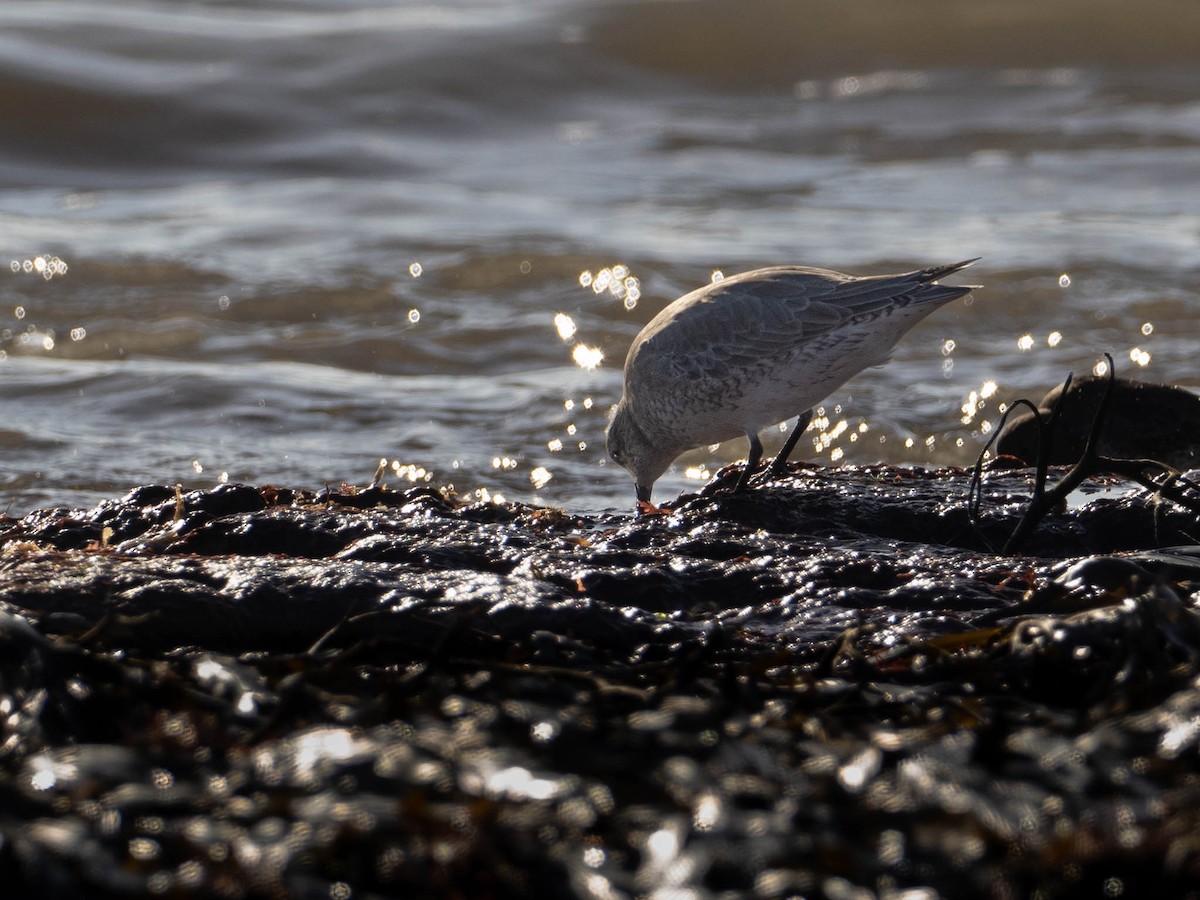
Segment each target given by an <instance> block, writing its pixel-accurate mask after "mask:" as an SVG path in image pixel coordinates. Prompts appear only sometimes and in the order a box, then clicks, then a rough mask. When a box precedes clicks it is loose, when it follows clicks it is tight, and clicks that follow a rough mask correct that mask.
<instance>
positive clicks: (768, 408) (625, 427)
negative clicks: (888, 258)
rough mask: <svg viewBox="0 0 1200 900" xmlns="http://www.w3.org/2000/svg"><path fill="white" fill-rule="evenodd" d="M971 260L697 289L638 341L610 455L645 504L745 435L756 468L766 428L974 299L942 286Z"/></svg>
mask: <svg viewBox="0 0 1200 900" xmlns="http://www.w3.org/2000/svg"><path fill="white" fill-rule="evenodd" d="M972 262H974V260H968V261H966V262H961V263H955V264H953V265H948V266H934V267H931V268H928V269H922V270H920V271H917V272H908V273H905V274H903V275H873V276H865V277H859V276H854V275H843V274H842V273H840V272H832V271H829V270H827V269H812V268H807V267H803V266H777V267H773V268H767V269H756V270H754V271H752V272H744V273H742V274H740V275H735V276H732V277H730V278H726V279H724V280H723V281H719V282H715V283H713V284H709V285H705V286H704V287H702V288H700V289H698V290H695V291H692V292H691V293H690V294H687V295H685V296H683V297H681V298H679V299H678V300H676V301H675V302H674V303H672V304H670V305H669V306H667V307H666V308H665V309H664V310H663V311H662V312H660V313H659V314H658V315H657V316H655V317H654V318H653V319H651V321H650V323H649V324H648V325H646V327H645V328H643V329H642V331H641V332H640V333H639V334H638V336H637V337H636V338H634V340H633V344H632V345H631V346H630V348H629V355H628V357H627V358H626V360H625V386H624V391H623V392H622V395H621V400H620V402H619V403H618V404H617V408H616V411H615V413H614V415H613V418H612V421H611V422H610V423H609V429H608V450H609V454H610V455H611V456H612V457H613V459H615V460H616V461H617V462H618V463H620V464H621V465H622V466H624V467H625V468H626V469H628V470H629V472H630V474H632V475H633V479H634V483H635V485H636V486H637V493H638V499H639V500H646V501H649V498H650V488H651V487H652V486H653V484H654V482H655V481H656V480H658V478H659V477H660V476H661V475H662V474H663V472H665V471H666V469H667V467H668V466H669V465H670V464H671V463H672V462H673V461H674V460H675V458H676V457H677V456H679V454H681V453H683V452H684V451H686V450H690V449H692V448H694V447H699V446H703V445H705V444H715V443H718V442H720V441H725V440H729V439H730V438H734V437H737V436H738V435H742V434H744V435H746V436H747V438H748V439H749V440H750V445H751V456H750V460H748V465H751V467H752V464H753V463H757V461H758V460H757V456H756V448H757V455H761V444H759V440H758V433H759V431H761V430H762V429H763V428H765V427H767V426H768V425H773V424H775V423H777V422H781V421H783V420H784V419H788V418H791V417H792V416H799V415H801V414H803V413H805V412H806V411H807V410H809V409H810V408H811V407H812V406H813V405H814V404H816V403H818V402H819V401H820V400H822V399H823V398H825V397H826V396H828V394H829V393H830V392H831V391H833V390H835V389H836V388H838V387H839V386H840V385H842V384H843V383H844V382H845V381H847V380H848V379H849V378H851V377H852V376H853V375H855V374H857V373H858V372H860V371H862V370H863V369H865V368H867V367H869V366H876V365H880V364H882V363H884V362H886V361H887V359H888V357H889V356H890V355H891V352H892V348H893V347H894V346H895V344H896V342H897V341H898V340H899V339H900V338H901V337H902V336H903V335H904V333H905V332H907V331H908V330H909V329H910V328H912V326H913V325H915V324H916V323H917V322H919V321H920V320H921V319H923V318H925V316H927V315H929V314H930V313H931V312H933V311H934V310H935V309H937V308H938V307H940V306H942V305H944V304H946V303H949V302H950V301H951V300H954V299H956V298H958V297H962V296H964V295H966V294H967V293H969V292H970V291H971V290H972V286H948V285H939V284H938V283H937V280H938V279H939V278H942V277H944V276H946V275H949V274H952V273H954V272H957V271H959V270H960V269H963V268H966V267H967V266H969V265H970V264H971V263H972ZM785 449H786V450H788V451H790V449H791V446H790V445H789V446H788V447H787V448H785ZM746 474H747V475H748V474H749V471H748V470H747V473H746ZM744 484H745V478H743V480H742V482H741V483H740V484H739V486H744Z"/></svg>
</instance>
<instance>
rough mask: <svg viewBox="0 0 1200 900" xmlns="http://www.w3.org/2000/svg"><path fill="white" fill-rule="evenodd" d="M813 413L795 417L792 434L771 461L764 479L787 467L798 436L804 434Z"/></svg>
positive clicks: (772, 476)
mask: <svg viewBox="0 0 1200 900" xmlns="http://www.w3.org/2000/svg"><path fill="white" fill-rule="evenodd" d="M812 413H813V411H812V410H811V409H810V410H809V411H808V412H802V413H800V415H799V416H797V417H796V427H795V428H793V429H792V433H791V434H789V435H788V439H787V441H786V442H785V443H784V445H783V448H782V449H781V450H780V451H779V452H778V453H777V454H776V455H775V458H774V459H773V460H771V465H769V466H767V471H766V473H765V474H764V476H763V477H764V478H774V477H775V476H776V475H778V474H779V473H780V472H782V471H783V467H784V466H786V465H787V461H788V457H789V456H791V455H792V451H793V450H795V449H796V443H797V442H798V441H799V440H800V435H802V434H804V429H806V428H807V427H808V423H809V422H811V421H812Z"/></svg>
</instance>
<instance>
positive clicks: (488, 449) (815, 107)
mask: <svg viewBox="0 0 1200 900" xmlns="http://www.w3.org/2000/svg"><path fill="white" fill-rule="evenodd" d="M0 22H2V23H3V24H2V26H0V261H2V264H3V266H4V267H5V268H3V269H0V351H2V352H0V414H2V415H3V421H2V422H0V489H2V492H0V499H2V500H3V502H4V504H5V505H7V508H8V511H9V512H12V513H18V512H23V511H25V510H27V509H29V508H32V507H35V506H47V505H74V504H90V503H92V502H94V501H96V500H98V499H102V498H106V497H110V496H114V495H116V494H119V493H122V492H124V491H125V490H126V489H127V488H129V487H131V486H133V485H136V484H139V483H146V482H153V483H175V482H180V483H183V484H184V485H185V487H201V486H207V485H212V484H214V483H217V482H219V481H223V480H229V481H245V482H249V483H255V484H262V483H267V482H272V483H276V484H280V485H287V486H290V487H314V488H315V487H320V486H321V485H323V484H326V483H329V484H337V483H339V482H341V481H349V482H353V483H359V484H365V483H367V482H369V481H370V479H371V477H372V475H373V474H374V472H375V470H376V467H377V466H378V464H379V462H380V460H381V459H386V460H387V461H388V465H389V469H390V475H389V478H390V482H391V483H392V484H393V485H394V484H396V483H397V482H403V483H407V482H408V480H409V479H419V480H423V479H430V483H432V484H439V485H440V484H447V483H452V484H453V485H454V486H455V487H456V489H457V490H458V491H459V493H460V494H464V495H466V494H471V493H479V494H481V495H482V494H485V493H486V494H487V495H491V496H495V495H497V494H499V495H502V496H504V497H506V498H508V499H519V500H537V501H539V502H544V503H550V504H556V505H561V506H564V507H566V508H568V509H572V510H578V511H582V510H595V509H605V508H628V507H630V506H631V505H632V501H633V491H632V486H631V484H630V482H629V479H628V476H627V475H626V474H625V473H624V471H622V470H621V469H619V468H618V467H617V466H615V465H614V464H612V463H611V462H607V461H606V458H605V453H604V440H603V432H604V427H605V421H606V417H607V414H608V410H609V408H610V407H611V405H612V404H613V403H614V402H615V401H616V399H617V397H618V396H619V393H620V368H621V363H622V361H623V359H624V354H625V351H626V349H627V347H628V344H629V341H630V339H631V338H632V337H633V335H634V334H635V333H636V332H637V331H638V329H639V328H640V327H641V325H642V324H644V323H645V322H646V321H647V320H649V319H650V318H651V316H652V315H653V314H654V313H655V312H657V310H658V309H660V308H661V307H662V306H663V305H664V304H665V303H667V302H668V301H670V300H671V299H674V298H675V297H676V296H678V295H680V294H682V293H684V292H686V291H688V290H691V289H692V288H694V287H697V286H699V285H701V284H703V283H704V282H706V281H707V280H709V278H711V277H712V275H713V273H714V272H715V271H722V272H725V273H732V272H736V271H740V270H743V269H746V268H752V267H756V266H761V265H769V264H780V263H803V264H809V265H818V266H826V267H831V268H837V269H842V270H844V271H851V272H855V273H874V272H886V271H901V270H907V269H911V268H916V267H919V266H923V265H928V264H933V263H944V262H953V261H956V260H959V259H964V258H968V257H972V256H982V257H983V260H982V261H981V262H980V263H979V264H978V266H977V267H976V268H975V269H973V270H972V271H971V272H969V273H965V274H967V275H969V276H970V277H969V278H968V279H967V280H969V281H979V282H982V283H984V284H985V285H986V289H985V290H983V291H980V292H978V293H977V294H976V296H975V297H974V299H973V302H971V303H970V304H966V303H963V302H959V303H955V304H953V305H952V306H950V307H948V308H946V309H943V310H941V311H939V312H938V313H936V314H935V315H934V316H933V317H931V318H930V319H928V320H927V321H926V322H925V323H923V324H922V325H921V326H919V327H918V328H917V329H915V330H914V331H913V332H912V333H911V334H910V335H909V336H908V337H907V338H906V339H905V341H904V342H903V343H902V344H901V346H900V348H899V350H898V352H897V354H896V356H895V358H894V360H893V362H892V363H891V364H889V365H888V366H887V367H885V368H882V369H876V370H869V371H868V372H866V373H864V374H863V375H861V376H859V377H858V378H856V379H855V380H853V381H852V382H850V383H849V384H848V385H846V386H845V387H844V388H843V389H842V390H840V391H839V392H838V393H837V394H836V395H835V396H833V397H832V398H830V400H829V401H828V402H827V403H826V404H825V415H824V416H822V417H820V418H819V420H818V421H819V422H820V424H821V425H822V426H823V431H821V430H818V431H814V432H813V434H812V438H813V441H811V442H810V441H808V440H805V441H804V442H802V443H801V445H800V446H801V448H803V449H804V451H805V452H806V454H807V455H808V457H809V458H810V459H817V460H821V461H823V462H826V463H838V462H847V461H852V462H867V461H875V460H887V461H892V462H900V463H915V464H925V463H934V464H943V463H958V464H966V463H969V462H971V461H973V460H974V458H975V456H976V454H977V453H978V452H979V450H980V448H981V446H982V442H983V441H984V440H986V436H987V433H988V430H989V429H990V428H991V427H993V426H994V424H995V422H996V421H997V419H998V408H999V405H1000V403H1001V402H1004V401H1006V400H1011V399H1012V398H1014V397H1016V396H1022V395H1024V396H1029V397H1031V398H1032V399H1035V400H1036V399H1038V398H1040V396H1041V394H1042V393H1043V392H1044V391H1045V390H1047V389H1048V388H1049V387H1051V386H1052V385H1053V384H1055V383H1056V382H1058V381H1060V380H1061V379H1062V378H1063V377H1064V376H1065V375H1066V374H1067V372H1069V371H1072V370H1073V371H1075V372H1077V373H1083V372H1086V371H1090V370H1092V369H1093V367H1094V366H1095V365H1096V363H1097V361H1098V360H1099V359H1101V354H1103V353H1104V352H1105V351H1107V352H1110V353H1112V354H1113V356H1114V357H1115V359H1116V365H1117V369H1118V373H1119V374H1122V375H1128V376H1132V377H1138V378H1142V379H1146V380H1155V381H1167V382H1173V383H1180V384H1184V385H1190V386H1197V385H1198V384H1200V372H1197V366H1196V347H1197V345H1196V338H1197V336H1198V332H1197V326H1196V324H1195V322H1196V317H1195V313H1194V310H1195V308H1196V304H1197V302H1198V301H1200V297H1198V293H1197V291H1198V288H1197V273H1198V272H1200V54H1198V53H1197V51H1196V35H1198V34H1200V5H1197V4H1196V3H1195V2H1194V0H1161V2H1159V3H1155V4H1149V5H1140V6H1139V5H1131V4H1127V3H1117V2H1113V0H1007V2H1005V3H1002V4H997V3H992V2H984V0H960V2H957V3H947V2H941V0H938V2H933V0H913V2H909V3H904V4H897V3H893V2H885V0H861V2H858V3H855V4H852V5H846V4H839V3H828V2H816V0H814V2H797V0H780V2H768V0H750V2H739V3H728V2H723V0H696V2H650V0H629V2H595V0H536V2H531V0H521V2H511V0H509V2H506V0H487V2H465V0H454V2H447V0H437V2H429V3H417V2H391V3H389V2H374V3H372V2H361V0H357V2H356V0H345V2H337V3H334V2H331V0H327V2H315V0H313V2H302V0H291V2H287V0H285V2H278V0H259V2H241V0H238V2H189V3H180V2H178V0H163V2H156V0H144V2H126V0H103V2H101V0H6V2H0ZM781 440H782V435H780V436H778V437H777V438H776V439H775V441H774V443H776V444H777V443H779V442H780V441H781ZM744 452H745V448H744V442H737V443H731V444H729V445H724V446H722V447H720V448H717V449H715V450H707V449H706V450H701V451H698V452H696V453H692V454H689V455H688V456H687V457H685V458H684V459H683V460H682V461H681V462H680V463H679V464H678V465H677V466H676V467H675V469H674V470H673V471H672V472H671V473H670V474H669V475H668V476H667V477H666V478H664V479H663V480H662V481H660V483H659V488H658V492H657V496H658V497H659V498H663V499H665V498H666V497H668V496H671V495H673V493H674V492H676V491H678V490H680V489H683V488H685V487H689V486H690V487H693V488H694V487H696V486H698V484H699V482H698V481H697V480H696V479H697V478H700V477H704V475H705V474H706V473H707V472H711V471H713V470H714V469H715V467H716V466H718V465H720V464H722V463H724V462H728V461H731V460H733V459H736V458H738V457H740V456H742V455H743V454H744Z"/></svg>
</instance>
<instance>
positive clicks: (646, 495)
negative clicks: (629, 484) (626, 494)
mask: <svg viewBox="0 0 1200 900" xmlns="http://www.w3.org/2000/svg"><path fill="white" fill-rule="evenodd" d="M633 487H634V490H636V491H637V498H638V501H639V502H641V503H649V502H650V485H648V484H635V485H634V486H633Z"/></svg>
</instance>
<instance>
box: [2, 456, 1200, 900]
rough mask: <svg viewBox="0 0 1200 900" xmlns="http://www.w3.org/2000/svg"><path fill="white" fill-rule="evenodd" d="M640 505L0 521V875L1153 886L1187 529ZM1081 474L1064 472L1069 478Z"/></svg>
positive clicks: (1178, 759)
mask: <svg viewBox="0 0 1200 900" xmlns="http://www.w3.org/2000/svg"><path fill="white" fill-rule="evenodd" d="M969 480H970V479H969V473H964V472H961V471H957V470H936V471H927V470H920V469H899V468H893V467H887V466H872V467H861V468H846V469H838V470H831V471H828V472H811V471H805V470H797V471H794V472H792V473H789V474H788V475H786V476H785V477H782V478H780V479H779V480H777V481H776V482H774V483H772V484H770V485H767V486H765V487H764V488H762V489H760V490H757V491H754V492H751V493H747V494H742V495H730V494H722V493H716V494H712V495H708V496H689V497H684V498H681V499H680V500H679V501H677V502H675V503H673V504H667V508H666V509H665V513H664V515H660V516H643V517H635V516H633V515H632V513H631V514H630V515H621V516H616V515H612V516H597V517H586V516H573V515H569V514H567V513H564V512H562V511H560V510H549V509H542V508H536V507H530V506H524V505H521V504H500V505H497V504H463V503H461V502H459V501H458V500H456V498H454V497H453V496H452V495H449V494H442V493H441V492H438V491H431V490H429V489H428V488H417V489H411V490H407V491H390V490H387V489H384V488H380V487H375V488H372V489H369V490H365V491H357V490H354V489H352V488H349V487H347V486H343V487H341V488H339V489H338V490H326V491H323V492H321V493H320V494H314V493H309V492H304V491H294V490H286V489H280V488H274V487H271V488H262V489H255V488H248V487H244V486H223V487H222V488H220V489H217V490H214V491H202V492H194V493H189V494H182V495H181V494H177V493H176V491H175V489H174V488H155V487H147V488H141V489H138V490H137V491H134V492H131V493H130V494H128V495H127V496H126V497H124V498H121V499H120V500H114V501H110V502H108V503H104V504H101V505H100V506H98V507H96V508H95V509H93V510H52V511H41V512H37V513H33V514H31V515H29V516H26V517H24V518H22V519H9V520H4V521H3V522H0V550H2V553H0V587H2V589H3V602H2V605H0V704H2V705H3V708H4V710H5V730H4V732H3V737H2V742H0V764H3V766H4V767H5V772H6V773H7V777H6V778H5V779H0V800H2V801H3V807H4V810H5V815H4V816H3V817H0V837H2V838H3V840H2V841H0V873H2V874H3V875H4V876H5V878H6V882H7V885H8V886H9V887H10V888H11V889H12V890H14V891H16V892H17V894H19V895H32V894H43V895H45V894H51V893H53V894H57V895H61V896H79V895H109V896H116V895H120V896H137V895H149V894H167V895H186V894H196V895H203V896H218V895H219V896H229V897H258V896H267V895H298V896H316V895H321V896H339V895H342V894H344V893H346V892H347V891H349V892H350V893H353V894H357V895H374V896H381V897H382V896H396V897H400V896H447V895H458V896H469V897H474V896H507V897H545V896H556V897H558V896H580V897H605V896H627V895H630V894H634V893H639V892H640V893H649V892H652V891H655V890H660V889H662V890H678V891H680V892H687V893H690V894H691V895H695V896H715V895H718V894H722V893H725V894H726V895H731V896H733V895H736V896H746V897H755V896H759V897H779V896H784V895H787V894H791V893H801V894H807V895H811V896H850V895H852V894H855V893H856V892H859V891H862V890H868V891H871V892H873V893H876V894H881V893H888V892H893V893H894V892H898V891H903V890H906V889H909V888H911V889H914V890H916V889H922V890H929V889H932V890H936V891H938V892H939V893H940V894H941V895H943V896H1027V895H1033V894H1037V893H1041V894H1044V895H1048V896H1049V895H1060V896H1061V895H1067V894H1076V893H1085V894H1096V895H1100V894H1104V893H1106V892H1107V893H1108V894H1112V893H1113V891H1115V890H1118V889H1119V890H1120V891H1121V892H1124V893H1125V895H1129V896H1132V895H1134V894H1139V895H1148V894H1150V893H1151V892H1156V893H1158V894H1163V895H1179V894H1181V893H1182V892H1183V891H1184V890H1187V889H1190V886H1191V885H1193V884H1194V883H1195V882H1196V879H1197V878H1200V867H1198V866H1197V864H1196V862H1195V854H1194V853H1193V852H1192V847H1193V846H1194V834H1195V831H1196V829H1197V827H1200V813H1198V812H1197V810H1200V803H1198V802H1197V801H1200V789H1198V788H1197V787H1196V784H1195V778H1194V754H1195V752H1196V750H1197V748H1198V747H1200V728H1197V727H1196V725H1195V723H1196V721H1198V720H1200V613H1198V612H1197V608H1196V601H1197V598H1198V597H1200V562H1198V561H1197V560H1200V551H1197V549H1196V547H1195V546H1194V544H1193V538H1192V537H1191V536H1192V535H1196V534H1200V522H1197V515H1196V513H1195V512H1194V511H1193V510H1190V509H1188V508H1185V507H1182V506H1178V505H1176V504H1174V503H1171V502H1168V501H1166V500H1163V499H1162V498H1156V497H1154V496H1151V495H1149V494H1147V492H1146V491H1143V490H1141V489H1140V488H1136V487H1134V486H1131V485H1128V484H1123V483H1120V482H1116V481H1114V480H1112V479H1109V480H1106V481H1098V480H1093V481H1091V482H1089V483H1088V484H1087V485H1086V486H1085V490H1084V491H1083V492H1082V493H1081V494H1080V495H1079V496H1077V497H1075V498H1073V499H1072V502H1071V503H1070V504H1068V506H1067V507H1066V508H1065V509H1062V510H1059V511H1056V512H1053V513H1052V514H1050V515H1049V516H1048V517H1047V518H1046V519H1045V520H1043V521H1042V522H1041V523H1040V524H1039V527H1038V529H1037V530H1036V532H1035V533H1034V537H1033V539H1032V541H1031V543H1030V545H1029V548H1030V552H1029V553H1028V554H1026V555H1020V556H1017V555H1004V554H1000V553H997V552H995V551H993V550H991V549H989V548H990V547H994V546H996V545H998V544H1000V543H1002V542H1003V539H1004V538H1005V536H1006V535H1007V534H1008V533H1009V532H1011V529H1012V528H1013V527H1014V525H1015V523H1016V521H1017V520H1018V519H1019V518H1020V516H1021V514H1022V512H1023V508H1024V503H1025V501H1026V500H1027V498H1028V493H1029V490H1030V486H1031V482H1030V476H1029V473H1027V472H1019V471H1018V472H1014V471H1007V472H991V473H987V474H986V477H985V482H984V485H983V498H982V501H983V502H982V504H981V511H980V515H979V516H978V517H977V518H978V522H973V521H972V516H971V514H970V511H969V510H968V507H967V503H966V496H967V487H968V483H969ZM1089 491H1094V492H1097V493H1089Z"/></svg>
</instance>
